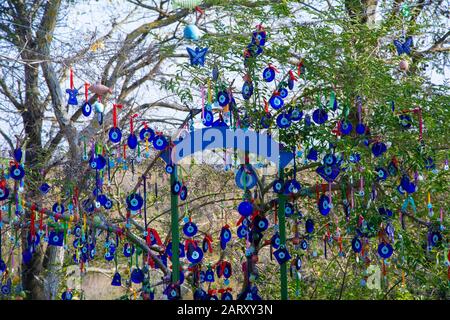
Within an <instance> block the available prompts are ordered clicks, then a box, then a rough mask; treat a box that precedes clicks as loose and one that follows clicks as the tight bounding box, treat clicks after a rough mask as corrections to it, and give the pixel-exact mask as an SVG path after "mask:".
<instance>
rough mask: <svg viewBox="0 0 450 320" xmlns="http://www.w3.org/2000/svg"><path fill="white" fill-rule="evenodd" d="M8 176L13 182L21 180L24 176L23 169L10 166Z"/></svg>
mask: <svg viewBox="0 0 450 320" xmlns="http://www.w3.org/2000/svg"><path fill="white" fill-rule="evenodd" d="M9 175H10V176H11V178H13V179H14V180H17V181H19V180H21V179H22V178H23V177H24V176H25V170H24V169H23V167H22V165H18V166H16V165H12V166H11V168H10V169H9Z"/></svg>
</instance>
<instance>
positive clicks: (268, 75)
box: [263, 67, 275, 82]
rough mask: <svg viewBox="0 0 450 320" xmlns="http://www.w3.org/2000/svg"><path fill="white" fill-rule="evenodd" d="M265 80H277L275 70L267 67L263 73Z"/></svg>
mask: <svg viewBox="0 0 450 320" xmlns="http://www.w3.org/2000/svg"><path fill="white" fill-rule="evenodd" d="M263 78H264V80H265V81H266V82H272V81H273V80H274V79H275V70H274V69H273V68H270V67H267V68H266V69H264V71H263Z"/></svg>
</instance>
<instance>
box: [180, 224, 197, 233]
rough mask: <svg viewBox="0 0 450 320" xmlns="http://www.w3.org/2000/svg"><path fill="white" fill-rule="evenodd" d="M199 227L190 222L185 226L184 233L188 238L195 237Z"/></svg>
mask: <svg viewBox="0 0 450 320" xmlns="http://www.w3.org/2000/svg"><path fill="white" fill-rule="evenodd" d="M197 230H198V228H197V225H196V224H195V223H193V222H188V223H186V224H185V225H184V226H183V232H184V234H185V235H186V236H187V237H193V236H195V235H196V234H197Z"/></svg>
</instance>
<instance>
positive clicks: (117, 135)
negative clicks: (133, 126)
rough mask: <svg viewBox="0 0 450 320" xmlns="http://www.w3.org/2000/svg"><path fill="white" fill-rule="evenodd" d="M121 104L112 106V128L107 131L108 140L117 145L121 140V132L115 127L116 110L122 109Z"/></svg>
mask: <svg viewBox="0 0 450 320" xmlns="http://www.w3.org/2000/svg"><path fill="white" fill-rule="evenodd" d="M122 107H123V106H122V105H121V104H113V127H112V128H111V129H110V130H109V134H108V135H109V140H110V141H111V142H112V143H118V142H120V140H121V139H122V131H121V130H120V128H118V127H117V108H119V109H122Z"/></svg>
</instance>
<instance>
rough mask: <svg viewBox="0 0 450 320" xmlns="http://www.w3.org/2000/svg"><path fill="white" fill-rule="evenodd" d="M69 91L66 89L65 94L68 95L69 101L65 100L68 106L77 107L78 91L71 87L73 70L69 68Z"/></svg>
mask: <svg viewBox="0 0 450 320" xmlns="http://www.w3.org/2000/svg"><path fill="white" fill-rule="evenodd" d="M69 72H70V89H66V93H68V94H69V99H68V100H67V104H68V105H72V106H77V105H78V101H77V94H78V90H77V89H75V88H74V86H73V69H72V68H70V71H69Z"/></svg>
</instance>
